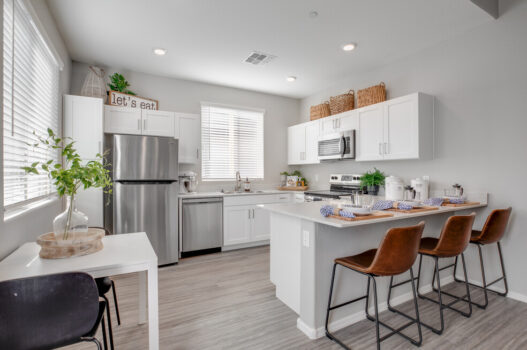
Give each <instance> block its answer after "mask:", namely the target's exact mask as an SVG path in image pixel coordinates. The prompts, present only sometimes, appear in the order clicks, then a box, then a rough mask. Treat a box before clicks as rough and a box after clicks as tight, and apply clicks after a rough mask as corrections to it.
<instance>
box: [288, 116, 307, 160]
mask: <svg viewBox="0 0 527 350" xmlns="http://www.w3.org/2000/svg"><path fill="white" fill-rule="evenodd" d="M288 136H289V140H288V144H290V145H291V148H290V150H288V153H290V155H291V157H288V158H289V162H288V163H289V164H304V162H305V159H306V128H305V125H304V124H299V125H295V126H291V127H289V129H288Z"/></svg>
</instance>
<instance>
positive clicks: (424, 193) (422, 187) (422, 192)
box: [411, 177, 428, 201]
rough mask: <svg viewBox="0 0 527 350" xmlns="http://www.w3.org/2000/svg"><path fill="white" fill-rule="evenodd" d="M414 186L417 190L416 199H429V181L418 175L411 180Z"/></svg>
mask: <svg viewBox="0 0 527 350" xmlns="http://www.w3.org/2000/svg"><path fill="white" fill-rule="evenodd" d="M411 183H412V187H413V188H414V190H415V200H416V201H424V200H427V199H428V181H427V180H425V179H423V178H420V177H418V178H417V179H413V180H412V181H411Z"/></svg>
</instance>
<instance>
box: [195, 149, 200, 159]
mask: <svg viewBox="0 0 527 350" xmlns="http://www.w3.org/2000/svg"><path fill="white" fill-rule="evenodd" d="M196 159H199V148H196Z"/></svg>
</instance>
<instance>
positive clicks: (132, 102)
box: [108, 90, 159, 110]
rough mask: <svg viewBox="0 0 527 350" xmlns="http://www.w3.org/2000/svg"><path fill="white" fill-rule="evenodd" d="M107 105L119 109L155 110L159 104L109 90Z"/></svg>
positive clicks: (147, 99) (144, 98) (155, 101)
mask: <svg viewBox="0 0 527 350" xmlns="http://www.w3.org/2000/svg"><path fill="white" fill-rule="evenodd" d="M108 104H110V105H112V106H119V107H128V108H140V109H155V110H157V109H158V104H159V103H158V102H157V100H152V99H150V98H146V97H140V96H136V95H129V94H125V93H122V92H119V91H113V90H110V95H109V96H108Z"/></svg>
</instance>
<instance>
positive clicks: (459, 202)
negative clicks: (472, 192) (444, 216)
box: [448, 198, 465, 204]
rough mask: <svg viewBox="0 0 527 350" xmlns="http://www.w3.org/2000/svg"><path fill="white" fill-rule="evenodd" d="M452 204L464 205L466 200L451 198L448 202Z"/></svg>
mask: <svg viewBox="0 0 527 350" xmlns="http://www.w3.org/2000/svg"><path fill="white" fill-rule="evenodd" d="M448 201H449V202H450V203H451V204H463V203H465V200H464V199H463V198H449V200H448Z"/></svg>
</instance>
